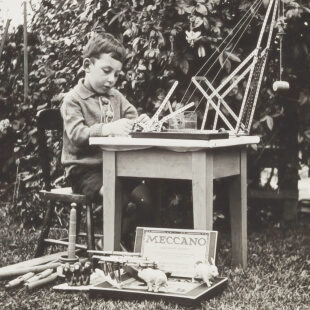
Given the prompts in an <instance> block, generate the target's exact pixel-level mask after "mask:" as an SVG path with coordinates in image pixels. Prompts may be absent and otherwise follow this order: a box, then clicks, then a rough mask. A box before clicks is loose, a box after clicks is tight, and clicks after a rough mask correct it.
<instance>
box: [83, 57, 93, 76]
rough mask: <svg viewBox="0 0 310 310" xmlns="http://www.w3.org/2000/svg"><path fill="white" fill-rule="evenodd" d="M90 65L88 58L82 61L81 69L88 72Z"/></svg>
mask: <svg viewBox="0 0 310 310" xmlns="http://www.w3.org/2000/svg"><path fill="white" fill-rule="evenodd" d="M91 64H92V61H91V60H90V58H85V59H84V60H83V69H84V71H85V72H87V73H88V72H89V70H90V65H91Z"/></svg>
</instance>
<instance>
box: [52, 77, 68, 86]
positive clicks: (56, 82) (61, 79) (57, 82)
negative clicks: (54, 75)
mask: <svg viewBox="0 0 310 310" xmlns="http://www.w3.org/2000/svg"><path fill="white" fill-rule="evenodd" d="M54 82H55V84H57V85H61V84H65V83H66V82H67V80H66V79H64V78H60V79H55V80H54Z"/></svg>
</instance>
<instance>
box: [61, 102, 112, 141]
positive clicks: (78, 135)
mask: <svg viewBox="0 0 310 310" xmlns="http://www.w3.org/2000/svg"><path fill="white" fill-rule="evenodd" d="M60 110H61V115H62V118H63V122H64V130H65V131H66V133H67V136H68V138H69V139H70V140H71V141H72V142H73V143H74V144H76V145H83V144H88V140H89V137H100V136H103V135H109V134H110V132H109V130H108V128H105V127H106V124H94V125H92V126H87V125H85V119H84V116H83V113H82V110H81V107H80V105H79V104H78V103H77V102H75V101H74V100H72V99H71V98H65V100H64V102H63V104H62V106H61V109H60ZM105 129H106V130H105Z"/></svg>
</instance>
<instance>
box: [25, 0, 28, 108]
mask: <svg viewBox="0 0 310 310" xmlns="http://www.w3.org/2000/svg"><path fill="white" fill-rule="evenodd" d="M27 47H28V41H27V2H26V1H24V104H26V103H27V99H28V51H27Z"/></svg>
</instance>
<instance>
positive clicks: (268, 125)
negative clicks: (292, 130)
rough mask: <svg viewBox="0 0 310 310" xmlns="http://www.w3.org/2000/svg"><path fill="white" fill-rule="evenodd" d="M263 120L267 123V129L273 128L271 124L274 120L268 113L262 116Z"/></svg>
mask: <svg viewBox="0 0 310 310" xmlns="http://www.w3.org/2000/svg"><path fill="white" fill-rule="evenodd" d="M264 119H265V121H266V124H267V127H268V128H269V130H272V129H273V125H274V121H273V118H272V117H271V116H269V115H266V116H265V117H264Z"/></svg>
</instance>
